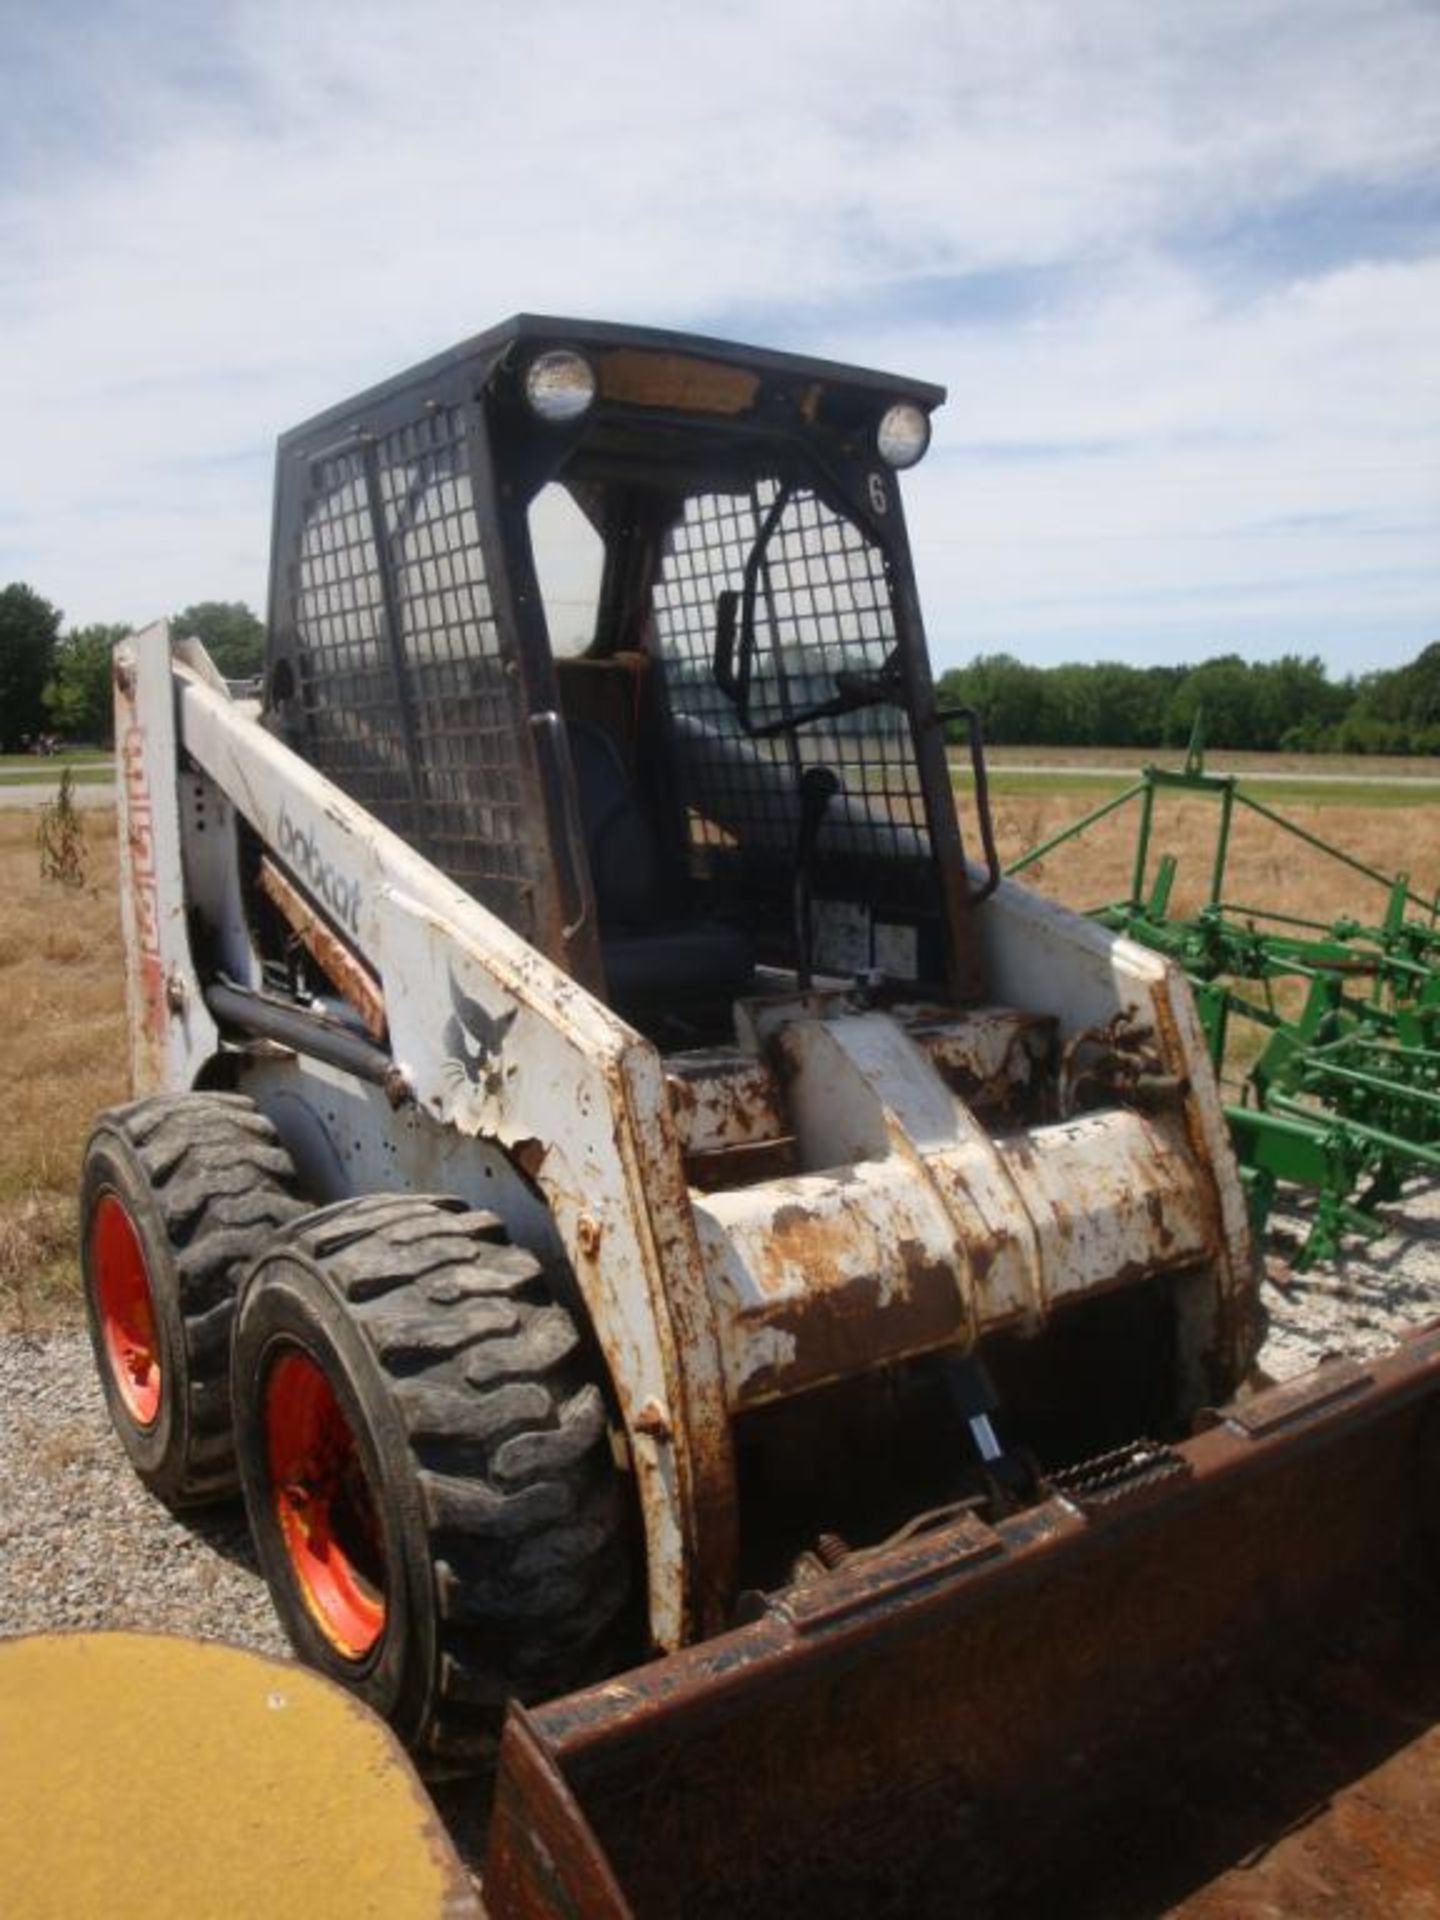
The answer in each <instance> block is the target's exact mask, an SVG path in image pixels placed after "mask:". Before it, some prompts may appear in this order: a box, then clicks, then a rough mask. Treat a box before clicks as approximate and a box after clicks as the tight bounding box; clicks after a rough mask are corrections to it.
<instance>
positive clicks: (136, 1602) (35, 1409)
mask: <svg viewBox="0 0 1440 1920" xmlns="http://www.w3.org/2000/svg"><path fill="white" fill-rule="evenodd" d="M1387 1217H1388V1218H1389V1219H1390V1220H1391V1221H1392V1223H1393V1225H1392V1230H1391V1231H1390V1232H1389V1233H1387V1234H1386V1236H1385V1237H1384V1239H1382V1240H1378V1241H1375V1242H1373V1243H1372V1244H1370V1245H1369V1246H1364V1245H1362V1244H1361V1243H1358V1242H1353V1243H1352V1246H1351V1250H1350V1251H1349V1252H1348V1253H1347V1256H1346V1258H1345V1259H1344V1260H1343V1261H1342V1262H1341V1263H1340V1264H1339V1265H1337V1266H1335V1267H1331V1268H1323V1269H1321V1270H1319V1271H1317V1272H1314V1273H1309V1274H1296V1273H1294V1272H1292V1271H1290V1270H1289V1269H1288V1268H1287V1267H1286V1266H1285V1263H1284V1261H1283V1258H1279V1257H1273V1256H1272V1259H1271V1262H1270V1267H1271V1274H1272V1278H1271V1280H1270V1281H1269V1283H1268V1284H1267V1286H1266V1288H1265V1295H1266V1305H1267V1309H1268V1312H1269V1319H1270V1332H1269V1337H1268V1339H1267V1342H1266V1345H1265V1348H1264V1350H1263V1352H1262V1354H1261V1365H1262V1367H1263V1368H1264V1369H1265V1371H1266V1372H1267V1373H1268V1374H1269V1375H1270V1376H1271V1377H1272V1378H1273V1379H1276V1380H1283V1379H1288V1378H1290V1377H1291V1376H1293V1375H1294V1374H1296V1373H1300V1372H1303V1371H1304V1370H1305V1369H1306V1368H1307V1367H1310V1366H1313V1365H1315V1364H1316V1362H1317V1361H1319V1360H1321V1359H1323V1358H1325V1357H1326V1356H1327V1355H1330V1354H1336V1353H1351V1354H1355V1355H1357V1356H1363V1355H1365V1354H1369V1353H1374V1352H1377V1351H1380V1350H1381V1349H1383V1348H1384V1347H1385V1346H1387V1345H1388V1344H1390V1343H1391V1342H1392V1341H1393V1340H1394V1339H1395V1337H1396V1336H1397V1335H1398V1334H1399V1333H1400V1332H1401V1331H1403V1329H1404V1328H1405V1327H1407V1326H1415V1325H1419V1324H1421V1323H1422V1322H1424V1321H1426V1320H1429V1319H1433V1318H1435V1317H1436V1316H1437V1315H1440V1182H1436V1183H1434V1184H1432V1185H1431V1186H1429V1187H1427V1188H1423V1189H1418V1190H1413V1191H1412V1192H1410V1193H1408V1194H1407V1195H1406V1197H1405V1198H1404V1200H1403V1201H1402V1202H1401V1203H1399V1204H1398V1205H1397V1206H1395V1207H1392V1208H1390V1209H1388V1210H1387ZM1303 1225H1304V1222H1303V1219H1302V1218H1301V1216H1299V1215H1298V1214H1297V1215H1291V1216H1288V1217H1286V1218H1285V1219H1283V1220H1282V1221H1281V1222H1280V1229H1281V1235H1282V1236H1284V1237H1288V1238H1289V1239H1290V1240H1291V1243H1292V1244H1295V1243H1297V1242H1296V1236H1298V1234H1299V1233H1300V1232H1301V1230H1302V1229H1303ZM63 1627H132V1628H139V1629H148V1630H151V1631H167V1630H168V1631H173V1632H180V1633H190V1634H196V1635H199V1636H201V1637H205V1638H213V1639H227V1640H232V1641H236V1642H238V1643H239V1644H241V1645H243V1646H247V1647H254V1648H255V1649H256V1650H257V1651H259V1652H262V1653H268V1654H278V1655H282V1656H283V1655H285V1654H286V1653H287V1652H288V1643H287V1642H286V1640H285V1637H284V1635H283V1634H282V1633H281V1631H280V1629H279V1626H278V1625H277V1623H276V1621H275V1617H274V1615H273V1613H272V1612H271V1609H270V1603H269V1599H268V1596H267V1594H266V1591H265V1586H264V1583H263V1582H262V1580H261V1579H260V1576H259V1574H258V1573H257V1572H256V1571H255V1564H254V1559H253V1557H252V1555H251V1552H250V1546H249V1539H248V1536H247V1533H246V1529H245V1522H244V1516H243V1513H242V1511H241V1509H240V1507H239V1506H238V1504H236V1505H230V1506H225V1507H221V1508H218V1509H210V1510H207V1511H205V1512H202V1513H199V1514H194V1515H191V1516H190V1518H189V1519H188V1520H187V1521H186V1522H184V1523H182V1522H180V1521H178V1520H176V1519H174V1518H173V1517H172V1516H171V1515H170V1514H169V1513H168V1512H167V1511H166V1509H165V1508H164V1507H162V1506H161V1505H160V1503H159V1502H158V1501H157V1500H154V1499H152V1498H151V1497H150V1495H149V1494H147V1493H146V1492H145V1491H144V1489H143V1488H142V1487H141V1485H140V1483H139V1481H138V1480H136V1478H135V1476H134V1474H133V1473H131V1471H130V1469H129V1466H128V1464H127V1462H126V1460H125V1456H124V1454H123V1453H122V1452H121V1449H120V1446H119V1443H118V1441H117V1440H116V1439H115V1438H114V1435H113V1434H112V1432H111V1429H110V1424H109V1420H108V1417H107V1415H106V1412H105V1406H104V1401H103V1400H102V1398H101V1394H100V1389H99V1386H98V1384H97V1381H96V1375H95V1367H94V1363H93V1361H92V1359H91V1354H90V1343H89V1340H88V1338H87V1337H86V1335H85V1333H84V1332H83V1330H76V1331H65V1332H59V1333H52V1334H19V1333H0V1634H11V1633H26V1632H35V1631H39V1630H44V1629H53V1628H63Z"/></svg>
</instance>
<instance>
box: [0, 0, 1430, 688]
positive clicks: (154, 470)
mask: <svg viewBox="0 0 1440 1920" xmlns="http://www.w3.org/2000/svg"><path fill="white" fill-rule="evenodd" d="M0 28H3V31H4V42H3V44H4V46H5V50H6V51H5V60H4V64H3V69H0V327H3V333H4V338H5V342H6V348H5V352H4V354H3V355H0V423H3V429H4V445H5V449H6V458H5V460H4V463H3V468H0V581H3V580H7V579H24V580H28V581H29V582H30V584H32V585H33V586H35V587H36V588H37V589H38V590H39V591H41V592H42V593H44V594H46V595H47V596H48V597H49V598H50V599H52V600H54V601H56V602H57V603H58V604H59V605H60V606H62V607H63V608H64V610H65V612H66V614H67V616H68V618H69V619H70V620H71V621H72V622H77V623H78V622H84V621H89V620H98V619H105V620H134V621H142V620H144V619H147V618H149V617H151V616H153V615H154V614H156V613H160V612H165V611H169V610H172V609H174V608H175V607H178V606H181V605H184V604H185V603H187V602H189V601H192V600H196V599H202V598H205V599H208V598H241V599H246V600H249V601H250V602H251V603H252V604H253V605H255V606H257V607H259V606H261V604H262V602H263V594H264V583H265V570H266V558H267V552H266V550H267V542H268V538H269V493H270V481H271V471H270V470H271V451H272V447H273V442H274V438H275V435H276V434H277V433H278V432H279V431H280V430H281V429H282V428H284V427H286V426H288V425H290V424H292V423H293V422H294V421H296V420H298V419H301V418H303V417H304V416H305V415H307V414H308V413H310V412H313V411H315V410H316V409H317V408H319V407H321V406H324V405H326V404H328V403H329V402H331V401H333V400H336V399H339V398H342V397H343V396H344V395H345V394H346V393H347V392H349V391H352V390H354V389H356V388H358V387H360V386H362V385H364V384H366V383H368V382H370V381H372V380H374V379H377V378H380V377H383V376H384V375H386V374H388V373H391V372H394V371H396V370H398V369H399V368H400V367H402V366H404V365H406V364H408V363H409V362H410V361H412V360H417V359H420V358H422V357H424V356H425V355H426V354H428V353H430V352H432V351H435V350H437V349H439V348H441V347H443V346H446V345H448V344H450V343H451V342H452V341H454V340H456V339H459V338H462V337H464V336H465V335H467V334H469V333H472V332H475V331H477V330H478V329H480V328H481V327H484V326H486V325H488V324H490V323H491V322H492V321H494V320H496V319H499V318H501V317H503V316H504V315H506V314H508V313H510V312H514V311H516V310H519V309H530V310H532V311H542V312H543V311H551V312H574V313H578V314H583V315H588V316H593V317H599V318H613V319H630V320H636V321H644V322H648V323H652V324H659V325H673V326H680V327H686V328H695V329H699V330H706V331H712V332H718V333H722V334H726V333H728V334H733V335H735V336H736V337H740V338H748V339H751V340H756V341H761V342H765V343H767V344H773V345H778V346H790V347H794V348H797V349H801V350H804V351H808V352H815V353H829V354H833V355H835V356H836V357H839V358H842V359H845V360H850V361H856V362H861V363H865V362H870V363H873V364H877V365H881V366H886V367H889V368H892V369H894V370H896V371H899V372H909V373H913V374H915V375H917V376H920V377H922V378H925V379H933V380H938V381H941V382H943V383H944V384H946V385H947V386H948V387H949V389H950V401H949V404H948V406H947V407H946V408H945V409H944V411H943V412H942V413H941V415H940V416H939V418H938V419H937V422H936V433H935V440H934V446H933V450H932V452H931V454H930V455H929V457H928V458H927V460H926V461H925V463H924V464H923V465H922V466H921V467H920V468H919V469H917V471H916V472H915V474H914V475H913V476H912V478H911V480H910V483H909V487H908V500H909V511H910V519H911V527H912V537H913V541H914V544H915V548H916V553H917V561H918V565H919V569H920V578H921V586H922V590H923V593H924V598H925V602H926V607H927V613H928V623H929V628H930V635H931V644H932V649H933V651H934V653H935V655H936V657H937V660H938V662H939V663H940V665H942V666H944V665H950V664H954V663H956V662H958V661H961V660H964V659H967V658H968V657H970V655H972V654H974V653H976V652H981V651H997V650H1001V649H1003V650H1007V651H1010V652H1014V653H1017V654H1019V655H1020V656H1021V657H1023V658H1025V659H1030V660H1035V661H1039V662H1052V661H1057V660H1062V659H1096V658H1111V659H1128V660H1135V661H1151V660H1160V659H1167V658H1169V659H1178V658H1195V657H1199V656H1203V655H1205V654H1209V653H1217V652H1224V651H1235V652H1238V653H1241V654H1243V655H1245V656H1247V657H1250V658H1264V657H1271V656H1274V655H1275V654H1278V653H1282V652H1287V651H1300V652H1305V653H1310V652H1315V653H1319V654H1320V655H1322V657H1323V658H1324V659H1325V660H1326V661H1327V663H1328V664H1329V665H1330V666H1331V668H1332V670H1334V671H1335V672H1337V673H1349V672H1363V671H1365V670H1368V669H1370V668H1372V667H1379V666H1389V665H1394V664H1397V663H1399V662H1400V661H1402V660H1404V659H1406V658H1408V657H1410V656H1411V655H1412V654H1414V653H1415V652H1416V651H1418V650H1419V648H1420V647H1421V646H1423V645H1424V644H1425V643H1427V642H1428V641H1430V640H1434V639H1440V107H1437V105H1436V102H1437V100H1440V8H1437V6H1436V5H1435V4H1433V0H1303V4H1297V3H1296V0H1204V3H1203V4H1201V3H1200V0H892V3H891V4H888V5H886V6H883V7H881V6H873V5H872V6H863V5H859V4H854V3H853V0H769V4H763V5H762V4H755V3H754V0H732V4H731V5H729V6H728V7H727V8H726V9H724V10H723V12H722V11H721V10H717V9H712V10H706V11H705V12H703V13H701V12H699V11H696V12H695V13H694V14H693V15H691V14H688V13H687V12H686V11H685V10H684V9H681V8H677V7H676V6H675V5H674V0H669V4H666V5H663V6H662V5H660V4H658V0H656V4H650V0H612V4H610V5H608V6H606V7H603V8H601V7H595V6H593V5H577V4H559V3H557V0H529V3H528V4H527V5H526V6H525V7H524V8H523V9H522V8H516V7H515V6H514V5H513V0H504V3H503V4H501V3H499V0H411V4H409V5H407V6H406V7H403V8H401V7H397V6H396V5H395V4H394V0H384V3H383V4H379V3H378V0H343V4H342V3H341V0H306V3H305V4H304V5H296V4H295V0H211V3H210V4H209V5H207V6H204V7H197V6H195V5H194V4H193V0H190V3H189V4H180V0H108V3H107V4H102V3H101V0H51V4H49V5H47V6H45V7H38V6H36V5H35V4H34V0H0Z"/></svg>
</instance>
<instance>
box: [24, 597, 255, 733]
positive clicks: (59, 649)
mask: <svg viewBox="0 0 1440 1920" xmlns="http://www.w3.org/2000/svg"><path fill="white" fill-rule="evenodd" d="M63 620H64V616H63V614H62V613H61V612H60V609H59V608H58V607H55V606H52V605H51V603H50V602H49V601H48V600H46V599H44V598H43V597H42V595H40V594H38V593H36V592H35V590H34V588H33V587H27V586H24V585H22V584H20V583H19V582H18V581H17V582H12V584H11V585H10V586H8V587H4V588H0V753H19V752H22V751H23V750H24V749H25V747H26V746H27V745H31V744H33V743H35V742H37V741H41V740H45V739H49V738H58V739H60V740H65V741H69V742H73V743H75V744H77V745H83V746H94V747H108V746H111V745H113V744H114V734H115V719H114V696H113V694H112V692H111V688H110V655H111V652H112V650H113V648H114V646H115V642H116V641H117V640H123V639H124V638H125V636H126V634H127V633H129V632H130V631H131V628H130V627H129V625H128V624H126V623H125V622H124V621H121V622H119V623H105V622H99V623H96V624H94V625H91V626H86V627H73V628H71V630H70V631H69V632H68V633H62V632H61V630H60V629H61V626H62V624H63ZM170 625H171V627H172V629H173V630H174V631H175V632H176V633H177V634H193V635H194V636H195V637H196V638H197V639H199V640H201V641H203V642H204V644H205V647H206V649H207V650H208V652H209V654H210V657H211V659H212V660H213V661H214V662H215V664H216V666H217V667H219V669H220V671H221V672H222V673H223V674H225V675H226V677H227V678H228V679H231V680H244V679H247V678H249V676H250V675H251V674H256V673H259V672H260V670H261V667H262V665H263V663H264V659H265V629H264V627H263V626H262V625H261V623H260V621H259V620H258V619H257V618H256V616H255V615H254V613H252V612H251V610H250V608H249V607H247V606H246V605H245V604H244V602H243V601H240V600H200V601H197V602H196V603H195V605H194V606H189V607H184V608H182V609H181V611H180V612H179V613H177V614H174V615H172V617H171V621H170Z"/></svg>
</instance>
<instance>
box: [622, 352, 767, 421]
mask: <svg viewBox="0 0 1440 1920" xmlns="http://www.w3.org/2000/svg"><path fill="white" fill-rule="evenodd" d="M598 370H599V375H600V395H601V398H602V399H604V400H614V401H618V402H619V403H620V404H622V405H624V406H634V407H673V408H675V409H676V411H677V412H681V413H725V414H737V413H745V412H747V411H748V409H749V408H750V407H752V406H753V405H754V404H755V396H756V394H757V393H758V392H759V390H760V376H759V374H758V373H752V372H750V371H749V370H748V369H747V368H744V367H730V366H726V365H725V363H724V361H722V360H704V359H701V358H700V356H699V355H698V354H688V353H649V352H646V351H645V350H643V349H642V348H638V347H617V348H615V349H614V350H613V351H612V352H610V353H602V354H601V355H600V356H599V369H598Z"/></svg>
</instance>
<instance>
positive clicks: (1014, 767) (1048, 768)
mask: <svg viewBox="0 0 1440 1920" xmlns="http://www.w3.org/2000/svg"><path fill="white" fill-rule="evenodd" d="M953 758H954V756H952V759H953ZM955 764H956V765H957V766H962V770H963V764H962V763H961V762H960V761H958V760H956V761H955ZM986 767H987V771H988V772H989V773H990V775H991V777H992V778H994V777H995V776H997V775H999V774H1005V773H1051V774H1064V775H1066V776H1067V777H1074V776H1077V775H1078V776H1082V777H1086V778H1090V779H1095V780H1135V781H1138V780H1139V778H1140V772H1139V769H1138V768H1137V767H1134V766H1129V767H1097V766H1094V765H1093V764H1085V765H1078V766H1064V767H1059V766H1055V765H1054V764H1053V763H1051V762H1047V761H1038V760H1037V761H1033V762H1032V761H1024V762H1021V761H1018V760H989V761H987V762H986ZM1175 771H1177V772H1178V771H1179V769H1178V768H1177V769H1175ZM1224 771H1225V769H1224V768H1223V767H1207V768H1206V772H1207V773H1223V772H1224ZM1236 778H1237V779H1239V780H1241V781H1243V782H1244V783H1245V785H1246V786H1252V787H1253V786H1259V785H1264V786H1269V785H1270V784H1271V783H1272V782H1274V783H1276V784H1277V785H1278V784H1281V783H1285V784H1290V785H1295V786H1311V787H1316V786H1323V787H1376V786H1382V787H1416V788H1421V787H1440V774H1437V773H1387V772H1386V771H1385V764H1384V762H1383V761H1381V762H1379V763H1378V764H1377V766H1376V768H1375V771H1374V773H1323V772H1321V771H1320V769H1318V768H1317V769H1316V770H1315V772H1314V773H1310V772H1308V771H1306V772H1296V771H1294V770H1292V769H1291V768H1288V767H1287V768H1284V769H1283V770H1282V769H1281V768H1278V767H1276V768H1274V769H1272V768H1269V767H1247V768H1245V770H1244V771H1243V772H1239V773H1237V774H1236Z"/></svg>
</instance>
